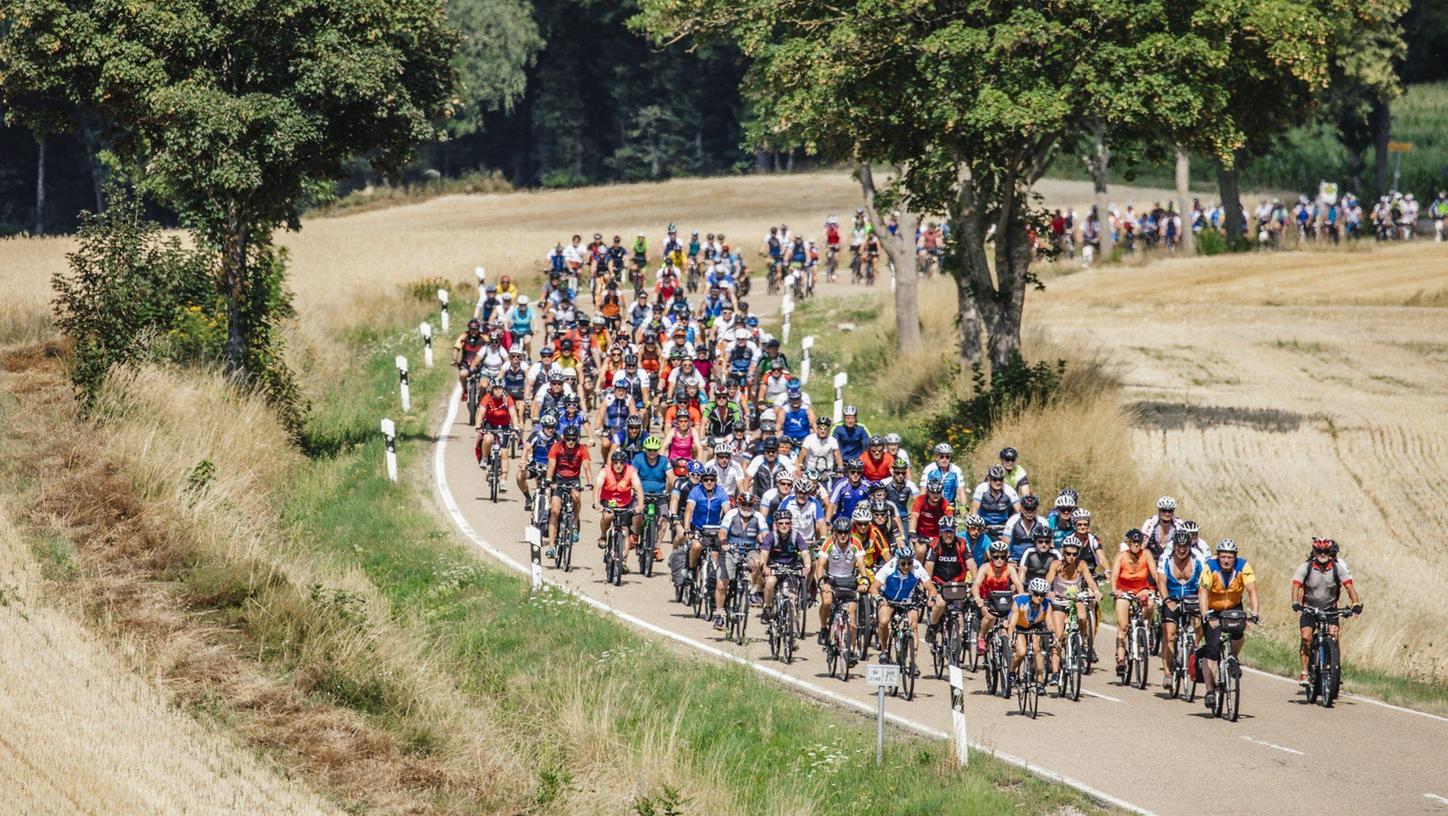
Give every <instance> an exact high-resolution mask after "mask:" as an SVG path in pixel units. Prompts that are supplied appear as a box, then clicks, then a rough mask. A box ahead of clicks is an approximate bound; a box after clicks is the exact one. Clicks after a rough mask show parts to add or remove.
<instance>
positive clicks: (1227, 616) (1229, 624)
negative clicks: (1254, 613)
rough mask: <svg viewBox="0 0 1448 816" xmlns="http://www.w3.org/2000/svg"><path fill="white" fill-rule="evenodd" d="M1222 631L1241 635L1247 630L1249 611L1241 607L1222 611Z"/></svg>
mask: <svg viewBox="0 0 1448 816" xmlns="http://www.w3.org/2000/svg"><path fill="white" fill-rule="evenodd" d="M1221 617H1222V631H1224V632H1226V633H1227V634H1229V635H1240V634H1242V633H1243V632H1245V631H1247V613H1246V612H1243V611H1242V610H1240V609H1228V610H1227V611H1225V612H1223V613H1222V616H1221Z"/></svg>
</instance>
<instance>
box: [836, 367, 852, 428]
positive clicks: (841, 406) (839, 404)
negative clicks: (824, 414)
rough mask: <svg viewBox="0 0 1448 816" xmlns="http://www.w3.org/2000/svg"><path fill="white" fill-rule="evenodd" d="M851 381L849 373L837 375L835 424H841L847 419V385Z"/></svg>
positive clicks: (842, 372) (844, 372) (843, 372)
mask: <svg viewBox="0 0 1448 816" xmlns="http://www.w3.org/2000/svg"><path fill="white" fill-rule="evenodd" d="M849 381H850V374H849V372H848V371H841V372H840V373H838V374H836V375H835V424H836V425H838V424H840V422H841V421H843V420H844V418H845V385H846V384H847V383H848V382H849Z"/></svg>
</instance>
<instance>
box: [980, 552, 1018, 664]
mask: <svg viewBox="0 0 1448 816" xmlns="http://www.w3.org/2000/svg"><path fill="white" fill-rule="evenodd" d="M1010 549H1011V548H1010V547H1009V546H1007V545H1006V543H1005V542H1004V541H994V542H991V545H990V549H989V551H988V555H987V556H986V563H985V564H982V565H981V567H980V571H979V572H977V573H976V579H975V603H976V606H978V607H979V608H980V613H981V627H980V637H979V638H978V639H977V640H976V642H975V650H976V653H977V654H985V635H986V633H987V632H989V631H990V629H991V627H992V626H994V625H995V624H996V617H995V614H994V613H993V612H991V608H990V603H989V599H990V594H991V593H992V592H1010V593H1012V594H1016V595H1019V594H1020V593H1021V592H1024V591H1025V590H1024V589H1023V587H1022V586H1021V578H1020V575H1019V574H1017V573H1016V568H1015V566H1013V565H1012V564H1011V562H1010V560H1009V559H1010Z"/></svg>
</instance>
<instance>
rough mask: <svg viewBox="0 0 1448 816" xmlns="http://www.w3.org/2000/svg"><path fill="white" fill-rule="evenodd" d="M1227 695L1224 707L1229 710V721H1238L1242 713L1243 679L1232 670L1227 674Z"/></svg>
mask: <svg viewBox="0 0 1448 816" xmlns="http://www.w3.org/2000/svg"><path fill="white" fill-rule="evenodd" d="M1226 680H1227V684H1228V685H1227V694H1226V701H1225V703H1224V705H1225V706H1226V709H1227V719H1228V720H1229V721H1231V722H1236V721H1237V715H1238V714H1240V713H1241V711H1242V678H1241V677H1239V676H1237V672H1236V671H1234V670H1233V669H1232V668H1229V669H1228V672H1227V677H1226Z"/></svg>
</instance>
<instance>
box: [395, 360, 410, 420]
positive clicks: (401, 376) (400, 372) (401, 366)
mask: <svg viewBox="0 0 1448 816" xmlns="http://www.w3.org/2000/svg"><path fill="white" fill-rule="evenodd" d="M397 379H398V382H400V383H401V385H402V412H403V413H404V414H405V413H407V412H408V411H411V410H412V393H411V392H410V391H409V390H408V388H407V358H406V357H404V356H403V355H401V354H399V355H397Z"/></svg>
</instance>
